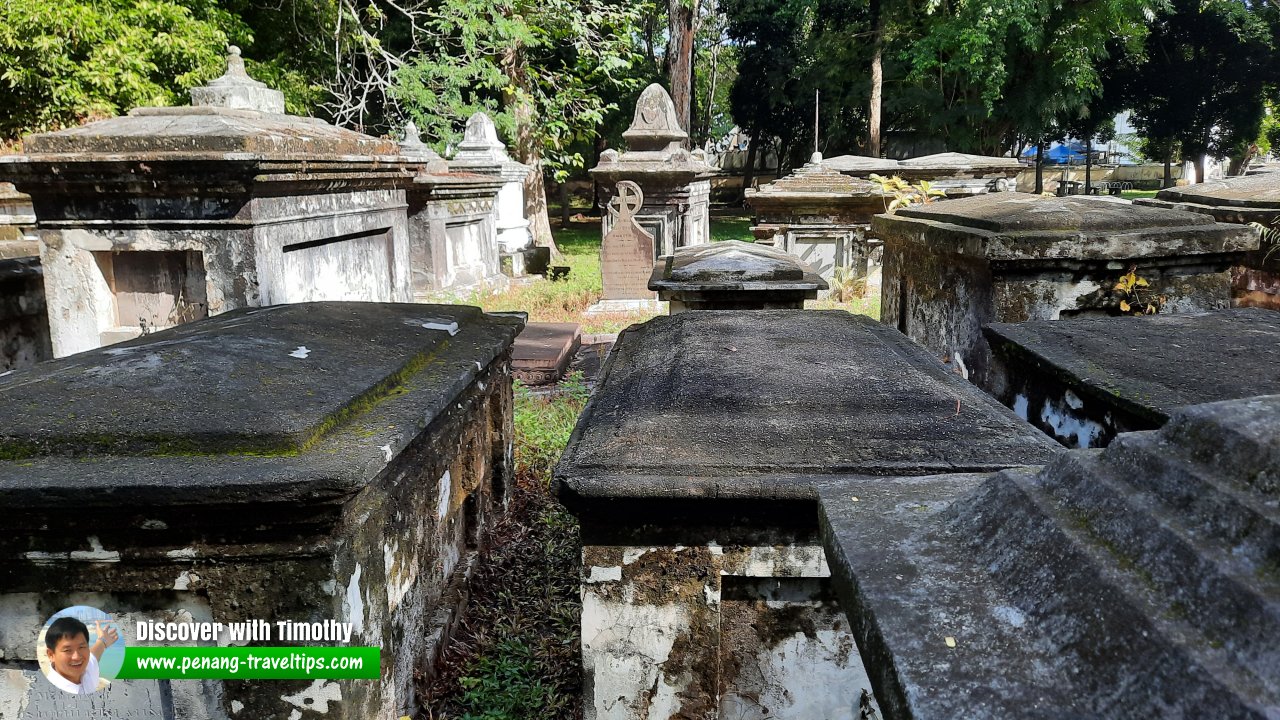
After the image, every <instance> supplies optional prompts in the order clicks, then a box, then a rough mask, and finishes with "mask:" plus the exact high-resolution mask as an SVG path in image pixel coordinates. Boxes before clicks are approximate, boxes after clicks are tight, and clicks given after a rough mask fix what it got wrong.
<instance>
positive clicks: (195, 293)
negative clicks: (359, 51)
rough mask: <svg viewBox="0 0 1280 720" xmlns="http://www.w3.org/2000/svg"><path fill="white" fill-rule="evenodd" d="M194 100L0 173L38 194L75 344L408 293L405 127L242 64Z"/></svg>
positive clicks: (42, 147) (45, 255)
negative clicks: (348, 125)
mask: <svg viewBox="0 0 1280 720" xmlns="http://www.w3.org/2000/svg"><path fill="white" fill-rule="evenodd" d="M232 50H233V52H232V54H231V55H230V57H229V58H228V70H227V73H226V74H225V75H224V76H223V77H221V78H218V79H216V80H214V81H213V82H211V83H210V84H209V85H208V86H206V87H204V88H192V90H191V93H192V102H193V103H194V105H193V106H191V107H160V108H138V109H135V110H133V111H131V112H130V113H129V115H127V116H124V117H118V118H111V119H109V120H102V121H99V122H95V123H90V124H88V125H85V126H83V127H78V128H71V129H67V130H62V131H59V132H55V133H45V134H41V135H33V136H30V137H28V138H26V139H25V140H24V142H23V150H24V154H23V155H18V156H7V157H0V176H2V177H4V178H5V179H7V180H11V181H12V182H13V183H14V184H15V185H16V186H17V187H18V188H19V189H21V190H23V191H24V192H27V193H29V194H30V195H31V197H32V203H33V204H34V207H35V214H36V216H37V218H38V221H37V228H36V230H35V234H36V235H37V236H38V237H39V239H40V241H41V260H42V264H43V267H44V273H45V290H46V295H47V299H48V303H49V305H50V306H51V307H52V308H54V309H55V311H54V312H53V313H51V314H50V318H49V321H50V330H51V335H52V345H53V352H54V354H55V355H56V356H58V357H61V356H65V355H69V354H71V353H74V352H80V351H82V350H88V349H91V348H95V347H99V346H100V345H104V344H110V343H112V342H117V341H119V340H122V339H126V338H129V337H134V336H137V335H140V334H145V333H149V332H151V331H153V330H155V329H159V328H165V327H170V326H173V325H177V324H180V323H182V322H187V321H190V320H193V319H196V318H201V317H206V316H209V315H216V314H218V313H221V312H225V311H227V310H232V309H235V308H241V307H251V306H260V305H275V304H280V303H294V302H307V301H314V300H366V301H408V300H410V299H411V292H410V284H409V283H410V279H409V246H408V238H407V233H406V225H405V212H404V207H405V200H404V191H403V189H402V188H403V186H404V185H405V184H407V182H408V180H409V179H410V178H411V177H412V175H413V173H414V172H415V171H416V167H415V166H411V165H409V164H408V163H407V162H406V161H404V160H403V159H402V158H399V157H398V156H397V153H398V149H397V147H396V145H395V143H394V142H391V141H387V140H379V139H376V138H372V137H369V136H367V135H361V134H359V133H356V132H353V131H350V130H345V129H341V128H337V127H334V126H332V125H329V124H327V123H325V122H322V121H320V120H316V119H314V118H304V117H296V116H292V115H286V114H284V100H283V95H282V94H281V93H279V92H278V91H276V90H272V89H270V88H267V87H266V86H264V85H262V84H261V83H259V82H257V81H255V80H252V79H251V78H249V77H248V75H246V74H245V73H244V63H243V60H241V58H240V56H239V54H238V51H237V50H235V49H234V48H233V49H232Z"/></svg>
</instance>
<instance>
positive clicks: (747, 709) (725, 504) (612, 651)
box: [555, 310, 1061, 720]
mask: <svg viewBox="0 0 1280 720" xmlns="http://www.w3.org/2000/svg"><path fill="white" fill-rule="evenodd" d="M1060 450H1061V448H1060V447H1059V446H1057V444H1056V443H1053V442H1052V441H1051V440H1049V439H1048V438H1046V437H1044V436H1043V435H1042V434H1041V433H1039V432H1038V431H1037V430H1035V428H1032V427H1031V426H1029V425H1027V424H1026V423H1023V422H1022V421H1021V420H1018V419H1017V418H1016V417H1014V415H1013V414H1012V413H1011V412H1010V411H1009V410H1008V409H1006V408H1004V407H1002V406H1000V405H999V403H997V402H995V401H994V400H993V399H991V398H989V397H987V396H985V395H984V394H983V393H982V392H981V391H980V390H978V389H977V388H975V387H974V386H972V385H971V384H969V383H966V382H964V381H963V380H961V379H960V378H958V377H956V376H955V375H953V374H950V373H948V372H946V371H945V369H944V368H943V367H942V366H940V365H939V364H938V363H937V362H936V361H935V360H934V359H933V358H930V357H929V356H928V355H927V354H925V353H924V352H922V351H921V350H920V349H919V348H918V347H917V346H915V345H913V344H912V343H911V342H910V341H908V340H907V339H906V338H904V337H902V336H901V334H899V333H897V332H896V331H894V330H892V329H890V328H886V327H884V326H882V325H880V324H879V323H877V322H875V321H874V320H871V319H869V318H865V317H861V316H855V315H850V314H849V313H846V312H843V311H818V310H750V311H746V310H744V311H732V312H686V313H681V314H678V315H673V316H670V317H659V318H655V319H653V320H650V321H648V322H646V323H644V324H641V325H633V326H632V327H630V328H628V329H627V330H625V331H624V332H623V333H622V334H621V335H620V336H619V338H618V342H617V344H616V345H615V346H614V348H613V350H612V352H611V353H610V355H609V359H608V361H607V363H606V366H605V369H604V371H603V374H602V376H601V377H600V379H599V381H598V384H597V387H596V390H595V392H594V394H593V396H592V400H591V403H590V404H589V405H588V407H587V408H586V410H585V411H584V412H583V414H582V415H581V417H580V418H579V420H578V425H577V428H576V429H575V431H574V433H573V437H572V439H571V440H570V442H569V444H568V446H567V447H566V449H565V452H564V455H563V456H562V458H561V461H560V464H559V465H558V466H557V468H556V471H555V488H556V492H557V494H558V496H559V497H560V499H561V501H562V502H563V503H564V504H565V506H566V507H567V508H568V509H569V510H570V511H571V512H572V513H574V514H575V515H576V516H577V517H578V519H579V521H580V522H581V527H582V544H583V549H582V576H581V582H582V598H583V608H582V643H583V663H584V672H585V682H584V686H583V687H584V693H585V695H586V697H585V698H584V704H585V707H586V714H585V716H586V717H587V718H594V719H596V720H604V719H605V718H610V719H623V718H626V719H630V718H650V717H663V718H666V717H672V716H674V717H698V718H725V719H726V720H727V719H728V718H734V719H735V720H737V719H739V718H749V719H752V720H756V719H762V718H766V717H767V718H775V719H778V720H787V719H794V720H799V719H804V720H808V719H810V718H819V717H820V718H841V719H844V720H853V718H854V717H855V713H856V709H855V708H856V704H857V700H858V697H859V694H860V691H861V689H863V688H866V687H867V685H866V681H865V679H863V669H862V661H861V660H860V657H859V654H858V648H857V646H856V645H855V644H854V642H853V638H852V636H851V635H850V634H849V630H848V625H847V623H846V622H844V621H843V619H841V618H840V617H839V615H838V613H837V612H836V608H837V605H836V603H835V598H834V595H833V594H832V587H831V585H830V581H829V569H828V565H827V560H826V557H825V555H824V553H823V551H822V548H821V546H820V545H819V538H818V527H817V517H816V508H815V501H816V495H815V494H814V489H813V488H814V483H815V478H821V477H826V476H830V475H832V474H842V473H848V474H855V475H859V476H869V479H870V481H871V482H874V479H873V478H874V477H883V476H895V475H930V474H935V473H940V472H957V471H980V470H994V469H999V468H1004V467H1011V466H1021V465H1036V464H1040V463H1043V462H1046V461H1048V460H1049V459H1051V458H1052V457H1054V456H1055V455H1056V454H1057V453H1058V452H1060Z"/></svg>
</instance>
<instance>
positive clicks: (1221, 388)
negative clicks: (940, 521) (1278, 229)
mask: <svg viewBox="0 0 1280 720" xmlns="http://www.w3.org/2000/svg"><path fill="white" fill-rule="evenodd" d="M986 336H987V340H988V342H990V344H991V347H992V350H993V351H994V353H995V354H996V357H997V358H998V359H999V360H1000V371H1001V372H1002V373H1003V374H1004V376H1005V382H1004V383H1003V385H1004V386H1005V387H1006V391H1005V392H1004V393H1003V396H1002V397H1001V398H1000V399H1001V401H1002V402H1004V403H1005V404H1006V405H1009V406H1010V407H1015V406H1017V407H1015V410H1017V411H1018V412H1019V413H1020V414H1024V415H1026V416H1028V418H1029V419H1030V420H1031V421H1032V422H1035V423H1037V424H1038V425H1040V426H1041V427H1042V428H1044V429H1046V430H1047V431H1049V432H1051V433H1053V432H1054V431H1055V427H1054V426H1055V425H1056V430H1057V431H1058V432H1057V434H1058V435H1059V437H1060V439H1062V440H1064V441H1069V440H1070V438H1069V437H1068V436H1065V435H1064V434H1063V433H1062V429H1063V427H1064V426H1069V427H1073V428H1074V427H1079V426H1082V425H1088V424H1090V423H1093V424H1094V427H1096V430H1094V433H1095V434H1094V436H1093V438H1092V441H1091V442H1087V443H1082V444H1084V445H1085V446H1089V445H1092V446H1095V447H1098V446H1103V445H1105V444H1106V443H1107V442H1108V441H1110V439H1111V437H1113V436H1114V435H1115V433H1116V432H1117V431H1118V430H1119V431H1125V430H1150V429H1155V428H1158V427H1160V426H1161V425H1163V424H1164V423H1165V421H1167V420H1168V419H1169V416H1170V415H1172V414H1173V413H1174V412H1175V411H1176V410H1177V409H1178V408H1180V407H1184V406H1187V405H1198V404H1201V403H1206V402H1214V401H1218V400H1232V399H1237V398H1246V397H1253V396H1256V395H1269V394H1274V393H1280V314H1277V313H1275V312H1271V311H1267V310H1260V309H1254V308H1240V309H1235V310H1220V311H1216V312H1208V313H1193V314H1185V315H1156V316H1152V317H1146V318H1126V317H1118V318H1089V319H1083V318H1077V319H1074V320H1069V321H1059V322H1053V321H1039V322H1026V323H994V324H992V325H989V326H988V327H987V328H986ZM1068 393H1070V395H1068ZM1046 403H1048V405H1046ZM1054 416H1060V418H1059V419H1057V420H1055V419H1054ZM1108 416H1109V417H1108ZM1045 418H1048V420H1045ZM1047 422H1048V423H1051V424H1050V425H1048V426H1046V423H1047ZM1077 441H1079V438H1077Z"/></svg>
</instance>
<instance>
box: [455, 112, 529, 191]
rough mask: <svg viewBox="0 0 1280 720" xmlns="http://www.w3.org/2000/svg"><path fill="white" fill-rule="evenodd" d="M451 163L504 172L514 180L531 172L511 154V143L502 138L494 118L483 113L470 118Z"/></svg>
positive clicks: (483, 171)
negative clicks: (499, 137)
mask: <svg viewBox="0 0 1280 720" xmlns="http://www.w3.org/2000/svg"><path fill="white" fill-rule="evenodd" d="M451 164H452V166H453V167H455V168H457V169H460V170H465V171H467V172H479V173H500V174H501V175H502V176H503V177H505V178H507V179H510V180H517V179H519V180H523V179H524V177H525V175H526V174H527V173H528V172H529V169H528V167H527V166H525V165H521V164H519V163H517V162H515V161H514V160H512V159H511V156H510V155H508V154H507V146H506V145H504V144H502V141H501V140H499V139H498V129H497V128H496V127H494V124H493V119H492V118H490V117H489V116H488V115H486V114H484V113H482V112H478V113H475V114H474V115H472V116H471V117H470V118H467V129H466V130H465V131H464V132H463V135H462V142H461V143H459V144H458V154H456V155H454V156H453V160H452V161H451Z"/></svg>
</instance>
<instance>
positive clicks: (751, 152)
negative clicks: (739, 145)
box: [742, 137, 759, 198]
mask: <svg viewBox="0 0 1280 720" xmlns="http://www.w3.org/2000/svg"><path fill="white" fill-rule="evenodd" d="M758 145H759V143H758V142H756V139H755V138H754V137H753V138H751V140H750V141H749V142H747V166H746V167H745V168H743V173H742V192H743V197H744V198H745V197H746V192H747V188H749V187H751V183H753V182H755V179H756V147H757V146H758Z"/></svg>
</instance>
